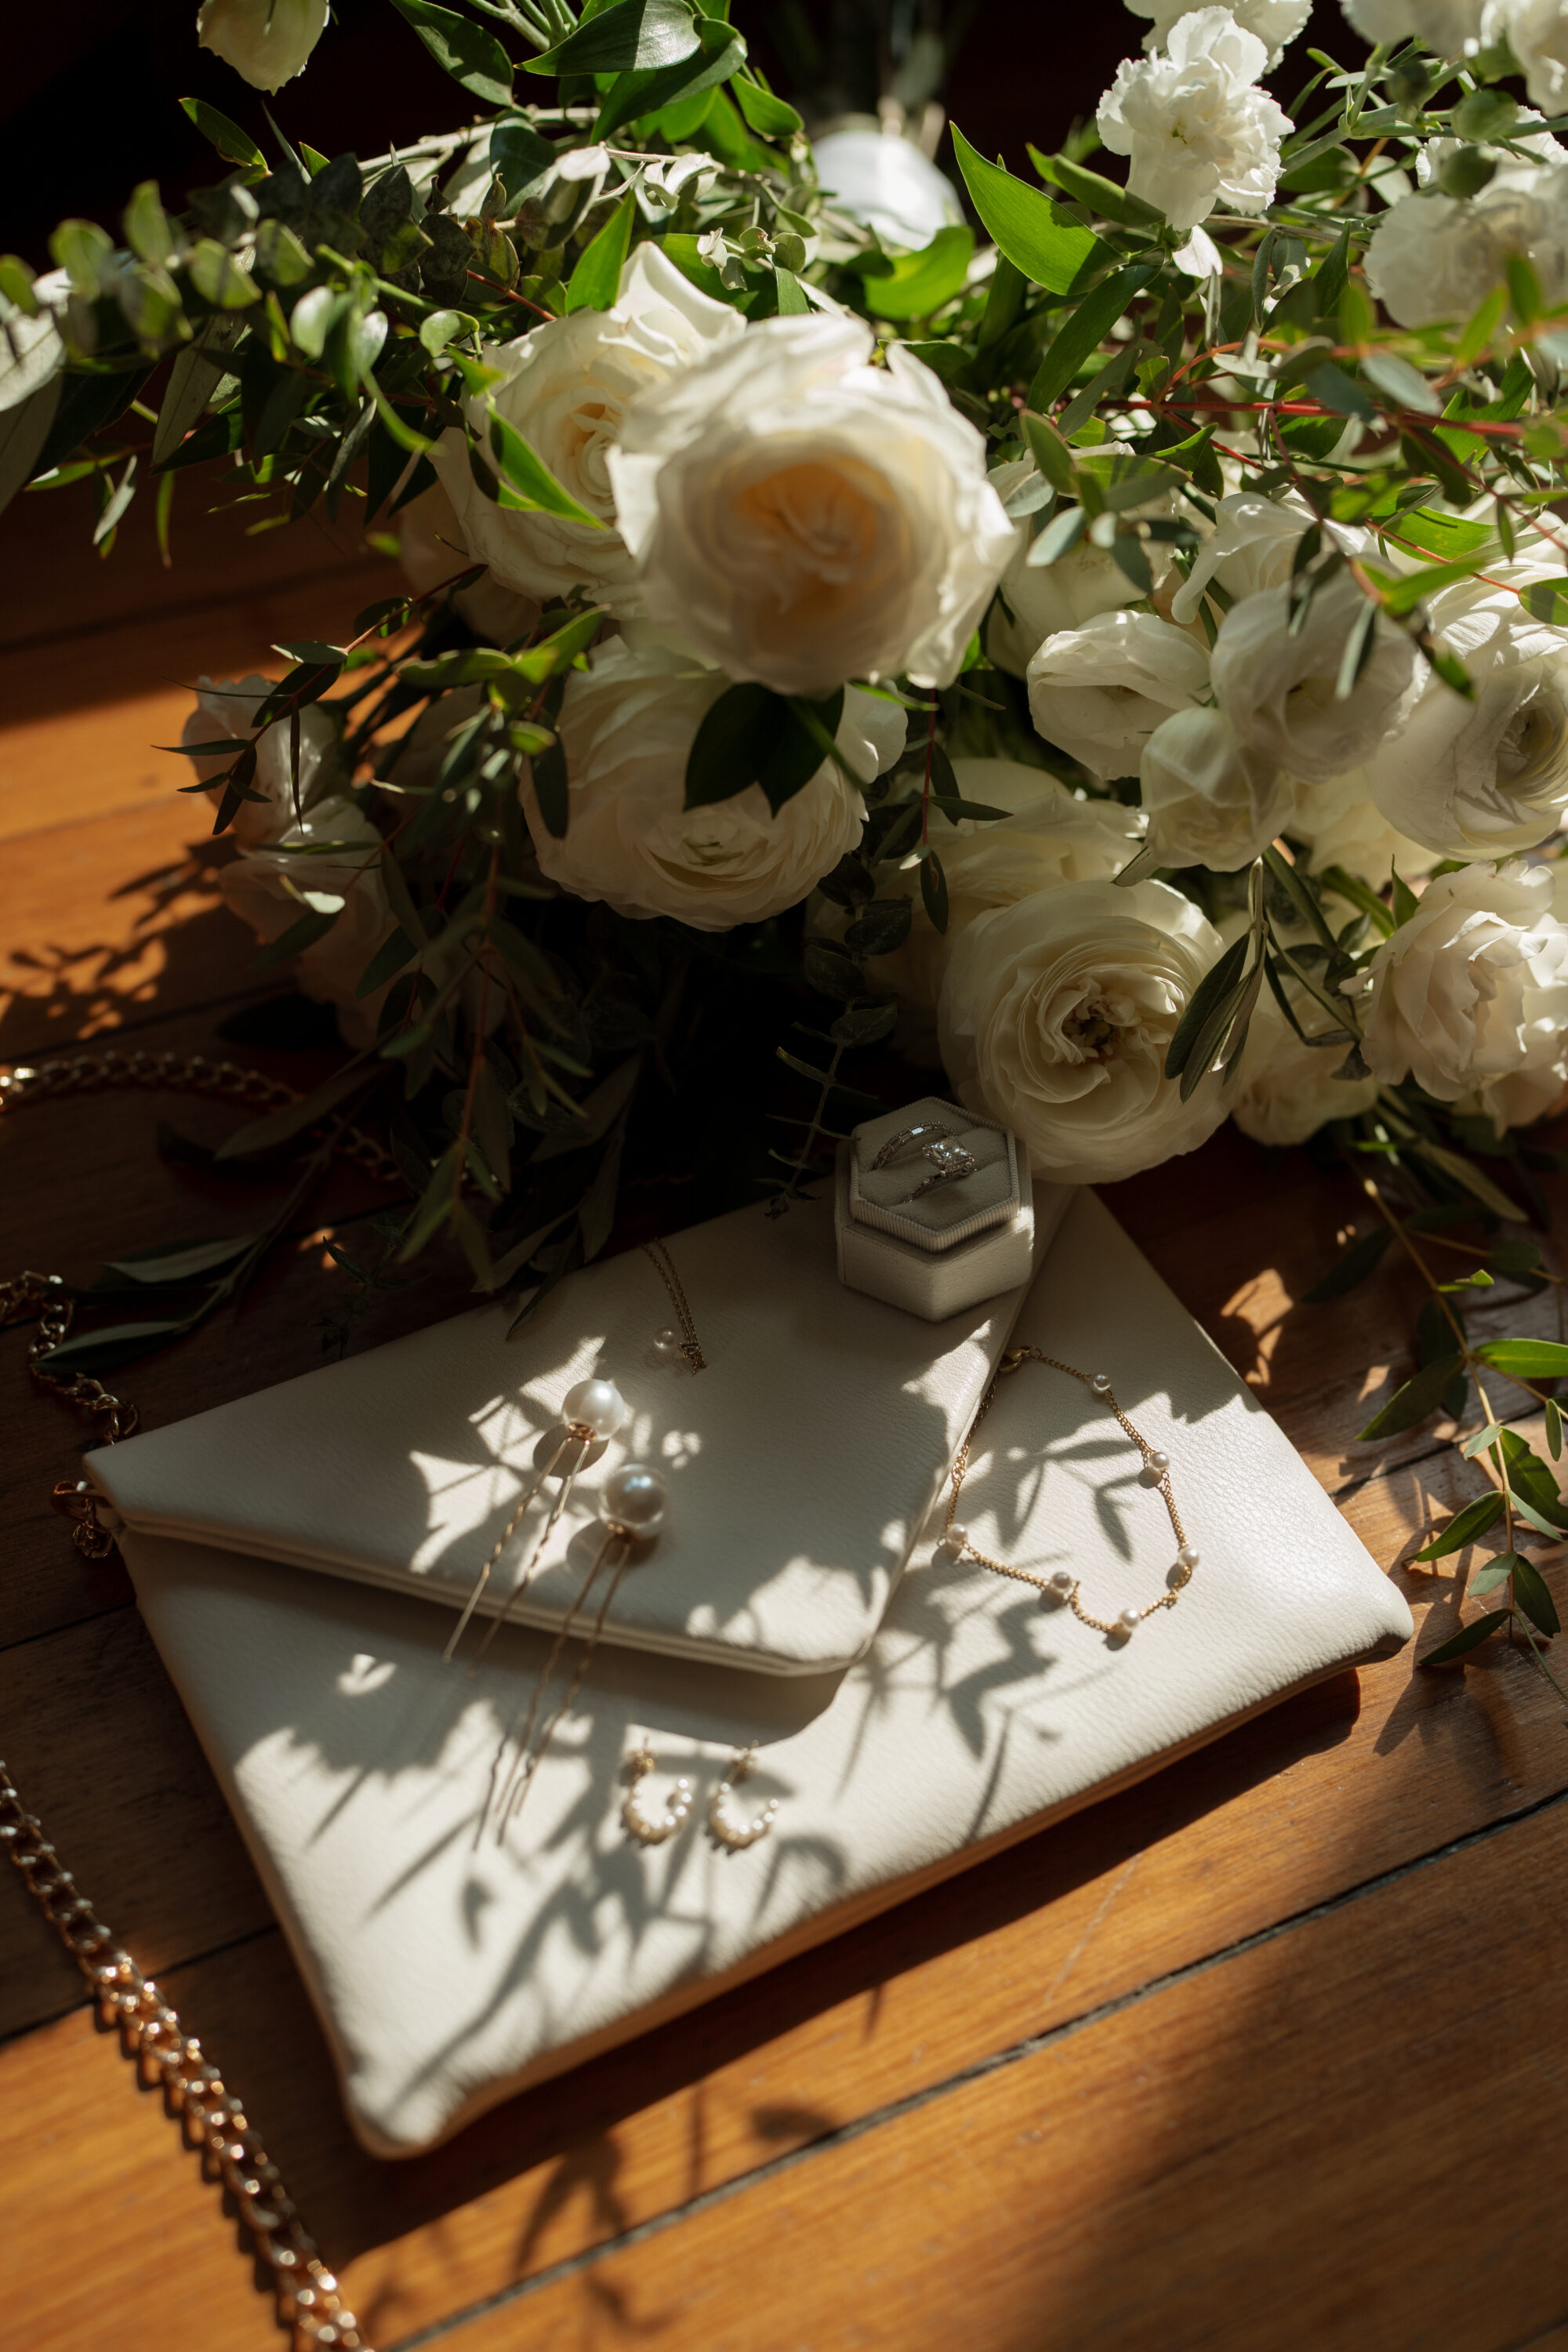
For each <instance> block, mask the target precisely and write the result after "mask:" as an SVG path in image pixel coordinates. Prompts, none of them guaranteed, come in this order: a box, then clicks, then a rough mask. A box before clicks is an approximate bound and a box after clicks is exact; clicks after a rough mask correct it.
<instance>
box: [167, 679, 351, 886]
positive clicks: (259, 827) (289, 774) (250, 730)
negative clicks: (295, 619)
mask: <svg viewBox="0 0 1568 2352" xmlns="http://www.w3.org/2000/svg"><path fill="white" fill-rule="evenodd" d="M276 683H277V681H276V679H274V678H270V677H258V676H257V675H256V674H254V673H253V674H252V675H251V676H250V677H226V678H213V677H204V678H198V679H197V681H196V706H195V709H194V710H193V711H192V712H191V713H190V715H189V717H188V718H187V719H186V720H185V723H184V728H183V729H182V730H181V734H180V740H181V742H182V743H218V742H221V741H222V740H223V738H224V737H225V736H226V735H228V736H232V737H233V739H234V748H233V750H232V751H222V752H214V753H212V754H210V755H209V756H207V757H205V758H202V759H193V760H192V761H191V763H190V764H191V768H192V771H193V772H194V773H195V776H196V778H197V779H198V780H199V782H202V783H204V784H205V783H208V782H211V780H212V779H213V778H214V777H215V776H222V775H224V774H226V772H227V771H228V770H229V769H230V768H232V767H233V765H234V762H235V759H236V757H237V753H238V751H239V747H240V745H241V744H242V743H248V742H250V741H251V740H252V738H253V737H254V738H255V741H256V774H255V776H254V777H253V778H252V780H251V784H250V789H251V791H252V792H253V793H263V794H265V798H264V799H263V800H260V801H241V803H240V804H239V810H238V813H237V815H236V817H235V819H234V822H233V824H231V825H230V826H229V832H230V833H231V834H232V835H233V836H234V838H235V840H236V841H237V842H238V843H239V845H240V846H241V848H242V849H248V848H250V847H251V846H252V845H254V844H256V843H258V842H263V841H276V840H277V838H278V836H279V834H281V833H283V832H285V831H286V830H287V829H288V828H289V826H290V825H292V824H293V823H294V816H295V808H294V772H293V771H294V759H293V746H292V741H291V737H290V730H289V721H288V720H287V719H277V720H275V721H274V723H273V724H272V725H271V726H270V727H265V728H263V729H262V731H261V733H260V735H259V736H258V735H257V734H256V730H255V728H254V726H253V725H252V724H251V722H252V720H253V719H254V718H255V716H256V713H257V712H258V710H259V709H260V708H261V705H262V704H263V703H264V702H265V701H266V699H267V698H268V695H269V694H270V693H271V692H272V689H273V687H274V686H275V685H276ZM341 743H342V736H341V734H340V732H339V730H338V722H337V720H336V719H334V718H333V717H332V716H331V712H330V711H328V710H327V709H325V708H324V707H323V705H322V704H321V703H319V702H307V703H306V704H305V705H304V707H303V708H302V709H301V710H300V777H299V800H300V808H301V809H302V810H304V811H305V812H306V813H307V814H308V813H309V811H310V805H311V803H312V802H313V801H314V800H316V799H317V798H318V797H319V795H320V794H321V792H322V791H323V790H325V789H328V788H330V786H331V783H332V782H333V781H334V779H335V776H336V772H337V769H338V765H339V761H338V756H337V755H338V751H339V747H340V745H341ZM207 798H208V799H209V800H210V801H211V802H212V804H213V806H214V807H215V808H216V807H217V806H218V804H219V803H220V802H221V801H222V799H223V787H222V785H221V784H214V785H213V789H212V791H211V792H210V793H208V794H207Z"/></svg>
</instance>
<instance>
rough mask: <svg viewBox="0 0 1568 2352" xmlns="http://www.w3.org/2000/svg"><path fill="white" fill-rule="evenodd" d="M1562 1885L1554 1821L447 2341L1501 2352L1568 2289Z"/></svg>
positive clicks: (741, 2348) (1053, 2051) (1411, 1880)
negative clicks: (1432, 2220) (1425, 2220)
mask: <svg viewBox="0 0 1568 2352" xmlns="http://www.w3.org/2000/svg"><path fill="white" fill-rule="evenodd" d="M1565 1870H1568V1807H1563V1805H1561V1804H1560V1805H1558V1806H1557V1807H1556V1808H1555V1809H1554V1810H1553V1811H1551V1812H1550V1813H1547V1814H1544V1815H1542V1816H1541V1817H1539V1818H1537V1819H1536V1820H1534V1821H1531V1822H1528V1823H1525V1824H1521V1826H1519V1827H1517V1828H1514V1829H1510V1830H1509V1831H1506V1832H1499V1833H1497V1834H1496V1835H1494V1836H1492V1837H1490V1838H1489V1840H1488V1841H1487V1842H1486V1843H1484V1844H1482V1845H1480V1846H1478V1847H1475V1848H1473V1849H1471V1850H1470V1851H1468V1852H1466V1853H1461V1854H1456V1855H1454V1856H1453V1857H1451V1858H1450V1859H1449V1860H1447V1861H1445V1862H1442V1863H1438V1864H1436V1865H1434V1866H1433V1867H1432V1868H1430V1869H1426V1870H1423V1871H1419V1872H1415V1873H1412V1874H1408V1875H1407V1876H1405V1877H1403V1878H1401V1879H1400V1880H1398V1881H1397V1882H1395V1883H1394V1885H1388V1886H1385V1887H1384V1888H1381V1889H1379V1890H1378V1891H1376V1892H1375V1893H1373V1894H1371V1895H1367V1896H1366V1897H1365V1898H1364V1899H1363V1900H1361V1901H1359V1902H1355V1903H1352V1904H1350V1905H1348V1906H1345V1907H1344V1908H1342V1909H1339V1910H1336V1911H1334V1912H1332V1913H1331V1914H1330V1915H1329V1916H1322V1917H1319V1918H1316V1919H1313V1920H1310V1921H1308V1922H1305V1923H1303V1924H1301V1925H1300V1926H1298V1927H1294V1928H1292V1929H1290V1930H1289V1931H1288V1932H1286V1933H1285V1934H1282V1935H1281V1936H1279V1937H1276V1938H1270V1939H1268V1940H1267V1941H1265V1942H1263V1943H1261V1944H1260V1945H1258V1946H1256V1947H1254V1948H1251V1949H1249V1950H1247V1951H1244V1952H1241V1953H1238V1954H1237V1955H1235V1956H1234V1957H1233V1958H1230V1959H1228V1960H1227V1961H1226V1963H1225V1965H1224V1966H1222V1967H1219V1968H1215V1969H1206V1970H1203V1971H1201V1972H1197V1973H1194V1974H1192V1975H1190V1976H1187V1977H1186V1978H1184V1979H1181V1980H1179V1981H1177V1982H1176V1983H1174V1984H1168V1985H1165V1986H1163V1987H1158V1988H1153V1989H1151V1990H1148V1991H1146V1992H1145V1994H1144V1995H1143V1996H1142V1998H1141V1999H1139V2000H1137V2001H1136V2002H1134V2003H1133V2004H1131V2005H1130V2006H1128V2007H1126V2008H1123V2009H1121V2010H1119V2011H1116V2012H1115V2013H1113V2014H1111V2015H1109V2016H1102V2017H1100V2018H1099V2019H1097V2020H1095V2021H1091V2022H1089V2023H1087V2024H1086V2025H1085V2026H1084V2027H1083V2028H1082V2029H1081V2030H1079V2031H1078V2032H1073V2033H1071V2034H1068V2035H1064V2036H1062V2037H1060V2038H1059V2039H1057V2040H1055V2041H1053V2042H1049V2043H1047V2046H1046V2047H1045V2048H1043V2049H1039V2050H1036V2051H1032V2052H1026V2053H1022V2054H1019V2055H1017V2056H1016V2058H1015V2060H1014V2062H1013V2063H1003V2064H1000V2065H998V2066H996V2067H995V2068H994V2069H992V2070H988V2071H987V2072H985V2073H984V2074H982V2075H981V2077H980V2078H979V2079H977V2080H974V2081H972V2082H968V2083H962V2084H954V2085H952V2086H951V2087H949V2088H948V2089H947V2090H946V2092H945V2095H942V2096H939V2097H935V2098H931V2099H930V2100H923V2101H919V2102H915V2103H912V2104H911V2105H910V2108H909V2109H908V2110H907V2111H906V2112H904V2113H902V2114H896V2115H895V2116H892V2117H890V2118H889V2120H888V2121H887V2122H886V2123H884V2124H883V2125H882V2126H881V2127H880V2128H878V2129H875V2130H871V2131H868V2132H866V2133H864V2134H862V2135H860V2136H858V2137H852V2138H849V2139H848V2140H847V2141H846V2142H844V2143H842V2144H840V2145H838V2146H837V2147H832V2148H830V2149H827V2150H824V2151H821V2152H819V2153H817V2154H815V2155H814V2156H812V2157H811V2158H809V2159H807V2160H805V2161H804V2162H800V2163H797V2164H795V2165H791V2166H784V2167H782V2168H779V2169H777V2170H776V2171H774V2172H773V2174H772V2176H771V2177H769V2178H766V2179H763V2181H761V2182H759V2183H758V2184H757V2185H756V2186H755V2187H753V2188H751V2189H748V2190H747V2191H746V2192H745V2193H744V2194H742V2195H740V2196H736V2197H732V2198H729V2199H724V2200H720V2201H718V2202H716V2203H714V2204H713V2205H711V2206H710V2207H709V2208H707V2209H706V2210H700V2211H699V2212H697V2213H695V2214H693V2215H692V2216H691V2217H690V2218H689V2219H686V2220H684V2221H680V2222H679V2225H677V2226H672V2227H670V2228H668V2229H666V2230H664V2231H659V2232H658V2234H656V2235H654V2236H652V2237H650V2238H648V2239H647V2240H646V2241H645V2242H642V2243H640V2244H638V2245H637V2246H636V2247H635V2248H633V2249H631V2250H629V2251H627V2252H625V2253H617V2254H614V2255H610V2256H606V2257H605V2258H603V2259H601V2260H600V2261H598V2262H596V2263H594V2264H592V2265H591V2266H590V2267H589V2268H587V2269H586V2270H585V2271H584V2272H582V2273H578V2274H575V2275H571V2276H568V2277H566V2278H564V2279H562V2280H560V2281H559V2282H557V2283H555V2284H552V2285H550V2286H548V2287H546V2288H544V2289H542V2290H541V2291H539V2292H537V2293H535V2294H530V2295H527V2296H525V2297H523V2298H522V2299H520V2300H516V2301H509V2302H506V2303H503V2304H502V2305H500V2307H499V2308H496V2309H493V2310H490V2311H489V2312H486V2313H483V2314H480V2315H478V2316H476V2317H475V2318H474V2319H473V2320H472V2321H471V2322H470V2324H468V2326H463V2327H461V2328H460V2329H459V2330H458V2331H457V2332H456V2334H455V2336H454V2339H453V2340H454V2341H455V2342H456V2343H458V2344H459V2345H460V2346H461V2347H462V2352H502V2347H505V2352H515V2347H517V2346H518V2345H519V2344H520V2343H523V2342H529V2343H535V2344H540V2345H553V2344H561V2345H566V2344H571V2345H572V2346H573V2347H574V2352H578V2348H579V2347H580V2352H599V2347H605V2352H608V2347H612V2346H620V2345H624V2344H625V2343H626V2342H627V2341H629V2340H636V2341H639V2342H644V2343H651V2344H655V2345H662V2346H668V2347H678V2346H679V2347H685V2346H691V2345H699V2344H700V2345H701V2346H702V2347H703V2352H795V2347H799V2346H802V2345H811V2346H813V2347H847V2346H850V2345H853V2346H855V2347H867V2352H870V2347H879V2348H880V2347H886V2352H927V2347H930V2352H935V2347H945V2346H948V2345H950V2344H952V2343H953V2342H955V2341H962V2342H963V2345H964V2346H965V2347H967V2352H1020V2347H1024V2346H1030V2347H1034V2346H1041V2345H1051V2346H1053V2347H1054V2346H1068V2345H1073V2346H1083V2347H1111V2346H1114V2347H1116V2352H1184V2347H1199V2346H1201V2347H1205V2352H1258V2347H1260V2346H1267V2347H1268V2352H1297V2347H1300V2352H1322V2347H1324V2346H1326V2345H1346V2346H1348V2345H1351V2344H1355V2345H1376V2346H1377V2347H1380V2352H1405V2347H1410V2352H1414V2347H1417V2346H1434V2347H1435V2346H1442V2347H1444V2352H1513V2347H1518V2346H1519V2345H1520V2344H1521V2342H1524V2341H1528V2340H1529V2338H1530V2337H1531V2336H1533V2335H1536V2334H1538V2333H1539V2332H1542V2331H1544V2330H1546V2329H1548V2328H1549V2327H1551V2326H1552V2324H1553V2323H1554V2322H1555V2321H1556V2320H1557V2318H1558V2316H1559V2315H1560V2314H1561V2313H1562V2311H1563V2305H1564V2303H1565V2301H1568V2239H1565V2238H1564V2236H1563V2231H1562V2230H1561V2228H1560V2227H1558V2226H1557V2211H1556V2190H1555V2187H1554V2181H1555V2179H1556V2177H1557V2176H1558V2175H1559V2173H1560V2172H1561V2169H1562V2167H1563V2163H1564V2161H1565V2160H1568V2106H1565V2105H1564V2101H1563V2081H1564V2077H1565V2075H1568V2016H1565V2013H1564V2011H1563V2004H1562V2002H1561V2001H1560V2000H1558V1999H1557V1998H1556V1979H1557V1942H1558V1937H1557V1915H1558V1909H1559V1906H1558V1900H1557V1889H1558V1888H1559V1887H1560V1886H1561V1885H1562V1883H1563V1874H1564V1871H1565ZM1505 1985H1506V1987H1507V2000H1508V2014H1509V2015H1510V2017H1513V2018H1517V2019H1520V2020H1524V2019H1528V2021H1529V2024H1528V2028H1527V2029H1526V2030H1523V2031H1518V2032H1510V2031H1508V2030H1506V2029H1504V2028H1503V2027H1502V2021H1501V2020H1500V2019H1498V2020H1497V2023H1496V2025H1492V2024H1489V2023H1488V2020H1489V2019H1492V2018H1495V2017H1496V2012H1497V2002H1498V1998H1499V1990H1500V1987H1502V1986H1505ZM1525 2150H1528V2151H1529V2155H1528V2159H1527V2160H1525V2161H1521V2153H1522V2152H1523V2151H1525ZM1503 2182H1506V2183H1507V2195H1506V2197H1505V2198H1504V2199H1503V2200H1497V2199H1496V2198H1489V2197H1488V2196H1487V2195H1486V2189H1487V2185H1488V2184H1491V2185H1493V2186H1494V2187H1495V2186H1496V2185H1497V2184H1500V2183H1503ZM1439 2213H1440V2214H1443V2215H1445V2216H1447V2221H1446V2222H1445V2224H1444V2225H1443V2227H1441V2228H1440V2229H1434V2228H1432V2227H1429V2226H1423V2225H1422V2224H1421V2222H1420V2221H1418V2219H1417V2218H1416V2217H1419V2216H1422V2215H1426V2216H1428V2217H1429V2216H1432V2215H1435V2214H1439Z"/></svg>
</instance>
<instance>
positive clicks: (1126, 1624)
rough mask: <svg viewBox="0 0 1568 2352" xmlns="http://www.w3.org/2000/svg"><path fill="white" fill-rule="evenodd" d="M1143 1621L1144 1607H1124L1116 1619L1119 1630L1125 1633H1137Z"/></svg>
mask: <svg viewBox="0 0 1568 2352" xmlns="http://www.w3.org/2000/svg"><path fill="white" fill-rule="evenodd" d="M1142 1622H1143V1612H1142V1609H1124V1610H1123V1611H1122V1612H1121V1615H1120V1617H1118V1619H1117V1621H1116V1623H1117V1628H1118V1630H1119V1631H1120V1632H1121V1633H1124V1634H1131V1633H1136V1632H1137V1631H1138V1628H1139V1626H1140V1625H1142Z"/></svg>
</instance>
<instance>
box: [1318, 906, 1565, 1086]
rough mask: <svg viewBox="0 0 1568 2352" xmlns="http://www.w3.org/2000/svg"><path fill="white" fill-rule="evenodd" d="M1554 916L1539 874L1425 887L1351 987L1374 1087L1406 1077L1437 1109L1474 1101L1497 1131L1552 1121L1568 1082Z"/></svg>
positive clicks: (1561, 940)
mask: <svg viewBox="0 0 1568 2352" xmlns="http://www.w3.org/2000/svg"><path fill="white" fill-rule="evenodd" d="M1358 992H1359V993H1360V994H1361V996H1362V999H1363V1031H1364V1041H1363V1047H1362V1051H1363V1054H1364V1055H1365V1057H1366V1063H1367V1066H1368V1068H1369V1069H1370V1070H1371V1071H1372V1072H1373V1076H1376V1077H1379V1078H1381V1079H1383V1080H1384V1083H1385V1084H1387V1085H1394V1084H1396V1083H1397V1082H1398V1081H1399V1080H1400V1079H1401V1078H1404V1077H1405V1076H1412V1077H1414V1078H1415V1082H1416V1084H1417V1085H1418V1086H1420V1087H1425V1089H1426V1092H1427V1093H1428V1094H1429V1095H1432V1096H1434V1097H1436V1100H1437V1101H1439V1102H1454V1101H1457V1100H1458V1097H1460V1096H1468V1095H1472V1094H1473V1095H1476V1096H1477V1097H1479V1100H1480V1103H1481V1106H1482V1108H1484V1109H1486V1110H1488V1111H1489V1112H1490V1113H1491V1115H1492V1117H1493V1118H1498V1113H1499V1108H1503V1109H1504V1110H1505V1113H1506V1116H1505V1117H1504V1118H1503V1119H1502V1120H1500V1124H1512V1123H1515V1122H1517V1121H1518V1120H1519V1119H1520V1118H1521V1117H1522V1118H1538V1117H1539V1116H1540V1115H1541V1112H1542V1111H1543V1110H1545V1109H1547V1108H1549V1107H1550V1105H1551V1104H1552V1102H1553V1101H1554V1100H1555V1099H1556V1097H1558V1096H1559V1095H1560V1094H1561V1093H1562V1091H1563V1081H1564V1078H1565V1076H1568V1057H1565V1053H1564V1046H1565V1043H1568V929H1564V927H1563V924H1562V923H1560V922H1559V921H1558V920H1557V919H1556V917H1555V916H1554V915H1553V913H1552V873H1551V871H1550V869H1549V868H1548V867H1546V866H1526V865H1524V864H1523V863H1522V862H1516V863H1514V864H1512V865H1510V866H1501V867H1498V866H1487V865H1482V866H1464V867H1463V868H1461V870H1460V871H1459V872H1458V873H1455V874H1440V875H1439V876H1438V877H1437V878H1436V881H1434V882H1428V884H1427V885H1426V889H1425V890H1424V891H1423V892H1422V894H1421V900H1420V904H1419V905H1418V906H1417V908H1416V909H1415V913H1414V914H1413V915H1412V916H1411V917H1410V919H1409V920H1408V921H1407V922H1404V923H1401V925H1400V926H1399V929H1397V930H1396V931H1394V932H1393V933H1392V934H1391V935H1390V937H1389V938H1387V939H1386V940H1384V941H1383V943H1382V945H1381V946H1380V947H1379V948H1378V949H1377V950H1376V952H1375V954H1374V955H1373V960H1372V963H1371V965H1370V967H1369V968H1368V970H1367V971H1365V972H1364V973H1363V975H1362V976H1361V979H1360V982H1359V983H1358ZM1531 1102H1535V1103H1536V1105H1537V1108H1530V1107H1529V1106H1530V1105H1531Z"/></svg>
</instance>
